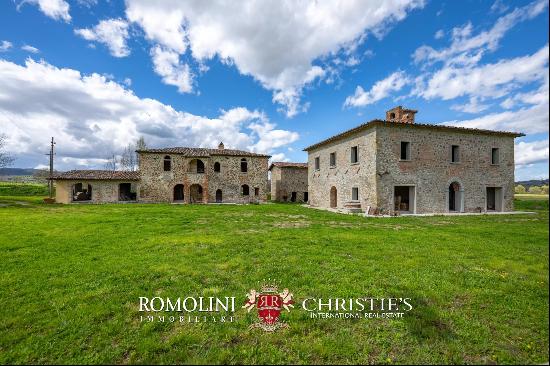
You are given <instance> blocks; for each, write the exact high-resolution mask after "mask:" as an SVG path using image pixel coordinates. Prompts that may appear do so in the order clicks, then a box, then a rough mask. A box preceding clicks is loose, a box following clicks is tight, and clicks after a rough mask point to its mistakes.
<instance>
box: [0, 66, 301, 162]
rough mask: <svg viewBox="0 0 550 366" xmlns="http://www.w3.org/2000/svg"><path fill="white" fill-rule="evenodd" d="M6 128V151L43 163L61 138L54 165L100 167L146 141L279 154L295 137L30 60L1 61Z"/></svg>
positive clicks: (235, 114) (240, 114)
mask: <svg viewBox="0 0 550 366" xmlns="http://www.w3.org/2000/svg"><path fill="white" fill-rule="evenodd" d="M0 79H1V80H2V83H0V118H1V120H2V125H1V129H2V132H3V133H6V134H7V136H8V140H7V145H8V146H7V148H8V149H9V150H10V151H12V152H13V153H14V154H15V155H19V156H20V157H21V156H24V157H25V158H26V160H29V161H34V162H35V164H38V163H40V162H41V161H43V158H44V157H43V153H44V151H42V150H43V147H44V146H46V145H47V140H48V137H49V136H55V138H56V140H57V164H58V165H57V167H56V168H58V169H68V168H73V167H75V166H81V165H82V166H84V165H86V166H95V167H102V165H103V162H104V159H105V158H106V157H107V156H108V155H109V153H110V152H114V153H117V152H119V151H121V150H122V149H123V148H124V147H125V146H126V145H127V144H128V143H131V142H134V141H135V140H136V139H137V138H138V137H140V136H144V137H145V139H146V141H147V142H148V144H149V145H150V146H156V147H161V146H200V147H216V146H217V144H218V143H219V142H220V141H224V143H225V145H226V147H228V148H240V149H249V150H253V151H256V152H262V153H269V154H270V153H277V151H276V150H277V148H280V147H283V146H284V145H287V144H289V143H291V142H293V141H295V140H296V139H297V138H298V134H296V133H295V132H292V131H286V130H281V129H277V128H276V126H275V124H274V123H272V122H270V121H269V119H268V118H267V116H266V115H265V114H264V113H262V112H260V111H255V110H252V111H251V110H248V109H246V108H232V109H229V110H227V111H221V112H220V114H219V115H218V116H216V117H213V118H209V117H204V116H198V115H194V114H191V113H187V112H185V111H179V110H176V109H174V108H173V107H171V106H170V105H166V104H163V103H161V102H159V101H158V100H155V99H149V98H139V97H138V96H136V95H135V94H134V93H133V92H132V91H131V90H129V89H127V88H125V87H124V86H123V85H122V84H119V83H116V82H115V81H113V80H110V79H109V78H108V77H106V76H104V75H99V74H90V75H84V74H81V73H80V72H79V71H77V70H73V69H67V68H57V67H55V66H53V65H50V64H48V63H46V62H44V61H42V62H36V61H34V60H32V59H27V61H26V62H25V64H24V65H18V64H16V63H12V62H10V61H6V60H1V59H0Z"/></svg>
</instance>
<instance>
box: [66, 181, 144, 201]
mask: <svg viewBox="0 0 550 366" xmlns="http://www.w3.org/2000/svg"><path fill="white" fill-rule="evenodd" d="M77 183H82V187H83V188H85V189H87V187H88V185H91V186H92V197H91V200H89V201H81V202H78V203H82V202H89V203H112V202H128V201H120V200H119V184H120V183H131V184H132V185H133V187H134V190H135V192H139V183H138V182H136V181H114V180H88V181H87V180H56V182H55V201H56V202H57V203H72V202H73V197H72V191H73V185H75V184H77ZM138 194H139V193H138ZM138 200H139V198H138Z"/></svg>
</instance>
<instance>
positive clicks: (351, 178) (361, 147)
mask: <svg viewBox="0 0 550 366" xmlns="http://www.w3.org/2000/svg"><path fill="white" fill-rule="evenodd" d="M352 146H358V152H359V154H358V155H359V159H358V162H357V163H354V164H352V163H351V148H352ZM332 152H335V153H336V166H335V167H331V166H330V153H332ZM316 157H319V158H320V169H319V170H316V169H315V158H316ZM375 173H376V131H375V129H369V130H366V131H361V132H358V133H357V134H356V135H354V136H351V137H346V138H343V139H341V140H338V141H334V142H331V143H328V144H325V145H322V146H319V147H317V148H315V149H313V150H310V151H309V152H308V189H309V203H310V205H312V206H318V207H330V206H331V202H330V196H331V195H330V192H331V188H332V187H335V189H336V198H337V199H336V206H337V207H338V208H343V207H345V205H346V204H349V203H352V188H353V187H357V188H358V189H359V200H358V202H359V203H360V204H361V206H362V207H367V206H375V205H376V203H377V197H376V174H375Z"/></svg>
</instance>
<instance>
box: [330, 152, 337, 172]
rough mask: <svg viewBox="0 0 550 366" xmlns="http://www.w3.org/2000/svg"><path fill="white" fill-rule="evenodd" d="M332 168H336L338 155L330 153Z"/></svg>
mask: <svg viewBox="0 0 550 366" xmlns="http://www.w3.org/2000/svg"><path fill="white" fill-rule="evenodd" d="M330 166H331V167H333V168H334V167H335V166H336V153H335V152H333V153H330Z"/></svg>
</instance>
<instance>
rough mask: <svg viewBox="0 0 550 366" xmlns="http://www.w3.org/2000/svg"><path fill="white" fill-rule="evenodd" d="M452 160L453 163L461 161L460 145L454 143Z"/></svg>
mask: <svg viewBox="0 0 550 366" xmlns="http://www.w3.org/2000/svg"><path fill="white" fill-rule="evenodd" d="M451 162H453V163H458V162H460V149H459V147H458V145H453V146H452V147H451Z"/></svg>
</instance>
